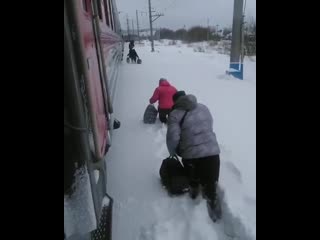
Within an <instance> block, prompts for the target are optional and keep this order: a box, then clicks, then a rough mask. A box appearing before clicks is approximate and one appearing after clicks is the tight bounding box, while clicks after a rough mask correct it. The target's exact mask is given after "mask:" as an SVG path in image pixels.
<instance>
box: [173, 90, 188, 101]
mask: <svg viewBox="0 0 320 240" xmlns="http://www.w3.org/2000/svg"><path fill="white" fill-rule="evenodd" d="M185 95H186V92H185V91H178V92H176V93H175V94H174V95H173V96H172V100H173V101H174V102H176V101H177V100H178V99H179V98H180V97H182V96H185Z"/></svg>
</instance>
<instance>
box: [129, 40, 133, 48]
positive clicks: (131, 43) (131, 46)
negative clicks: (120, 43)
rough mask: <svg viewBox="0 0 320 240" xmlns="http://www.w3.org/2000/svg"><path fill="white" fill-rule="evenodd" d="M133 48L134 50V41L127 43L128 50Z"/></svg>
mask: <svg viewBox="0 0 320 240" xmlns="http://www.w3.org/2000/svg"><path fill="white" fill-rule="evenodd" d="M133 48H134V41H133V40H131V41H130V43H129V50H131V49H133Z"/></svg>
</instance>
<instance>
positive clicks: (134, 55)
mask: <svg viewBox="0 0 320 240" xmlns="http://www.w3.org/2000/svg"><path fill="white" fill-rule="evenodd" d="M128 57H129V58H130V59H131V62H137V59H139V56H138V54H137V52H136V50H135V49H134V48H132V49H130V50H129V53H128Z"/></svg>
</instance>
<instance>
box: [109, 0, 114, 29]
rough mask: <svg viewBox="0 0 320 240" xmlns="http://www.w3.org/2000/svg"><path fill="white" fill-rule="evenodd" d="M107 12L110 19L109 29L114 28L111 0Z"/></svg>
mask: <svg viewBox="0 0 320 240" xmlns="http://www.w3.org/2000/svg"><path fill="white" fill-rule="evenodd" d="M109 13H110V21H111V29H112V30H113V29H114V25H113V8H112V0H109Z"/></svg>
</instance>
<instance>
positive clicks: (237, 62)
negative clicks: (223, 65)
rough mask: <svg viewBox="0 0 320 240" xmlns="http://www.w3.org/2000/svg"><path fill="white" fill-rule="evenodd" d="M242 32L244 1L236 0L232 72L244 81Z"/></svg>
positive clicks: (231, 61) (231, 58)
mask: <svg viewBox="0 0 320 240" xmlns="http://www.w3.org/2000/svg"><path fill="white" fill-rule="evenodd" d="M242 31H243V0H234V5H233V23H232V42H231V54H230V69H232V70H233V71H232V72H230V73H231V74H232V75H234V76H235V77H236V78H239V79H241V80H243V62H242V59H240V57H241V54H242V46H241V45H242V34H243V33H242Z"/></svg>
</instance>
